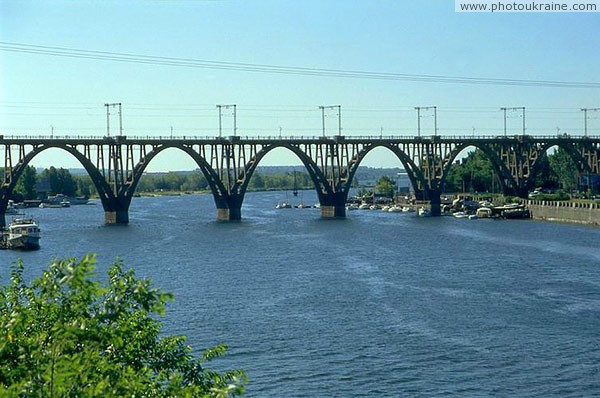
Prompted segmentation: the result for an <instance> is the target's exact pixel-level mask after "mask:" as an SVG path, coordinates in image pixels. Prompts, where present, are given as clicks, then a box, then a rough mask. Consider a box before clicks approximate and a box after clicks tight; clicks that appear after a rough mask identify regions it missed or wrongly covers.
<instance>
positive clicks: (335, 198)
mask: <svg viewBox="0 0 600 398" xmlns="http://www.w3.org/2000/svg"><path fill="white" fill-rule="evenodd" d="M346 198H347V194H345V193H344V192H334V193H332V194H329V195H327V196H326V197H324V198H322V199H321V217H322V218H345V217H346Z"/></svg>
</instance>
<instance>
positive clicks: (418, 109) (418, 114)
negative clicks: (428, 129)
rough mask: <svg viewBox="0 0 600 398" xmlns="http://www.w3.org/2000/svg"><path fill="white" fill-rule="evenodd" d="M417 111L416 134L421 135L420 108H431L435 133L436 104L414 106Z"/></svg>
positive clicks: (434, 131)
mask: <svg viewBox="0 0 600 398" xmlns="http://www.w3.org/2000/svg"><path fill="white" fill-rule="evenodd" d="M415 109H416V111H417V136H418V137H420V136H421V110H424V111H426V110H430V109H433V135H434V136H435V135H437V106H415Z"/></svg>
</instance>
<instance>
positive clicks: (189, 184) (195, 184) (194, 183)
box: [181, 172, 208, 191]
mask: <svg viewBox="0 0 600 398" xmlns="http://www.w3.org/2000/svg"><path fill="white" fill-rule="evenodd" d="M207 188H208V181H206V177H204V174H202V172H194V173H191V174H188V175H187V176H185V179H184V181H183V183H182V184H181V190H182V191H200V190H204V189H207Z"/></svg>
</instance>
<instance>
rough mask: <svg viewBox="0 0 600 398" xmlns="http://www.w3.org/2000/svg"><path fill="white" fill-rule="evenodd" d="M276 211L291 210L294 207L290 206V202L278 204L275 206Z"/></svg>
mask: <svg viewBox="0 0 600 398" xmlns="http://www.w3.org/2000/svg"><path fill="white" fill-rule="evenodd" d="M275 208H276V209H291V208H292V205H291V204H290V202H281V203H277V205H275Z"/></svg>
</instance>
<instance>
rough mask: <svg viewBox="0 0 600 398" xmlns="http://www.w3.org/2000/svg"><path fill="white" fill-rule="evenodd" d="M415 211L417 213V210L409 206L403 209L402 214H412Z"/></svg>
mask: <svg viewBox="0 0 600 398" xmlns="http://www.w3.org/2000/svg"><path fill="white" fill-rule="evenodd" d="M413 211H415V209H413V208H412V207H408V206H404V207H402V212H403V213H410V212H413Z"/></svg>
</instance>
